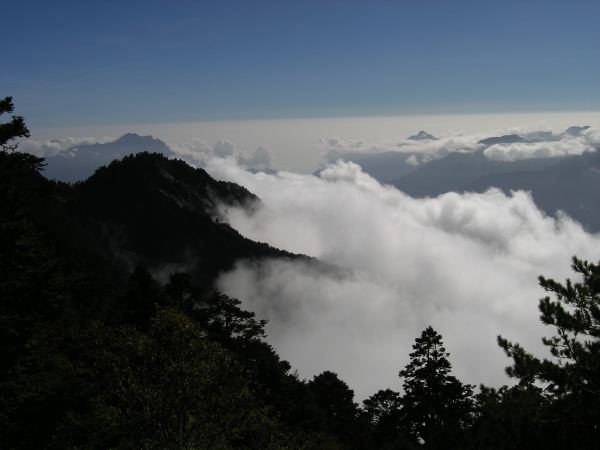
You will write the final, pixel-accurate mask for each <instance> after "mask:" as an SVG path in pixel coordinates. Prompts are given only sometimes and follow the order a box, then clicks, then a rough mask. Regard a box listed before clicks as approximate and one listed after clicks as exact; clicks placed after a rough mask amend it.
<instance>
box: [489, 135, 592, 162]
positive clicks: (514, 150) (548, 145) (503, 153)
mask: <svg viewBox="0 0 600 450" xmlns="http://www.w3.org/2000/svg"><path fill="white" fill-rule="evenodd" d="M594 145H597V143H594V142H593V141H591V140H590V139H587V137H586V136H580V137H564V138H562V139H560V140H556V141H542V142H519V143H514V144H495V145H492V146H490V147H488V148H486V149H485V150H484V154H485V156H487V157H488V158H489V159H494V160H496V161H517V160H522V159H530V158H552V157H558V156H568V155H581V154H582V153H584V152H592V151H595V147H594Z"/></svg>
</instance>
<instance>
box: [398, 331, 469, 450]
mask: <svg viewBox="0 0 600 450" xmlns="http://www.w3.org/2000/svg"><path fill="white" fill-rule="evenodd" d="M413 350H414V351H413V352H412V353H411V354H410V362H409V363H408V364H407V366H406V367H405V368H404V370H401V371H400V374H399V375H400V377H401V378H403V379H404V383H403V389H404V397H403V398H402V422H403V425H404V427H405V429H407V431H408V432H409V433H410V434H411V435H412V436H413V437H414V438H415V439H417V440H418V441H422V442H425V444H426V445H427V446H428V447H430V448H438V447H440V446H441V447H446V446H447V445H448V444H449V442H456V441H457V440H459V438H460V436H461V434H462V431H463V430H464V429H465V428H466V426H467V425H468V422H469V413H470V409H471V395H472V387H471V386H469V385H463V384H462V383H461V382H460V381H459V380H458V379H457V378H455V377H454V376H452V375H450V371H451V368H452V366H451V364H450V361H448V356H449V354H448V353H446V349H445V348H444V344H443V342H442V337H441V336H440V335H439V334H438V333H437V332H436V331H435V330H434V329H433V328H432V327H431V326H429V327H427V328H426V329H425V330H424V331H423V332H422V333H421V336H420V337H418V338H417V339H416V341H415V344H414V345H413Z"/></svg>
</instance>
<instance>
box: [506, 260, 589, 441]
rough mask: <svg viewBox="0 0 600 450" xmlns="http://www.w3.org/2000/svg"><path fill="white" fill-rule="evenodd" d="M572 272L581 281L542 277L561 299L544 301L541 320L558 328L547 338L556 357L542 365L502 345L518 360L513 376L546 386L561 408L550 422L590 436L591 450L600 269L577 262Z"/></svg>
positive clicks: (544, 284) (518, 349)
mask: <svg viewBox="0 0 600 450" xmlns="http://www.w3.org/2000/svg"><path fill="white" fill-rule="evenodd" d="M572 268H573V270H574V271H575V272H576V273H577V274H578V276H579V277H580V279H581V281H577V282H573V281H571V280H570V279H567V280H566V281H565V283H564V284H562V283H559V282H557V281H554V280H552V279H549V278H545V277H543V276H540V277H539V282H540V285H541V286H542V287H543V288H544V289H545V290H546V291H547V292H551V293H552V294H553V296H554V297H555V299H552V298H551V297H549V296H547V297H544V298H542V299H541V300H540V302H539V310H540V312H541V316H540V320H541V321H542V323H544V324H545V325H549V326H552V327H554V328H555V329H556V335H554V336H552V337H550V338H543V339H542V341H543V343H544V344H545V345H546V346H548V347H549V349H550V353H551V354H552V356H553V358H552V359H543V360H541V359H539V358H537V357H535V356H533V355H532V354H530V353H528V352H527V351H526V350H525V349H523V347H521V346H520V345H519V344H516V343H512V342H509V341H508V340H507V339H505V338H503V337H501V336H498V343H499V345H500V346H501V347H502V348H503V349H504V351H505V352H506V354H507V355H508V356H509V357H510V358H512V360H513V364H512V366H510V367H508V368H507V369H506V372H507V374H508V375H509V376H511V377H515V378H518V379H519V380H520V382H521V384H531V383H534V382H539V383H541V384H542V385H543V386H544V389H545V392H546V393H547V395H549V396H550V397H551V399H553V400H554V403H553V404H554V405H555V406H556V405H561V407H560V410H556V411H554V413H553V415H554V419H550V420H555V421H556V423H558V424H560V425H561V426H563V427H565V428H566V429H568V430H570V431H569V432H571V433H574V436H577V437H579V438H581V437H587V438H586V439H584V440H583V441H580V443H579V447H580V448H590V445H592V444H591V442H592V441H590V440H588V439H589V438H590V437H591V436H594V437H595V439H597V438H600V419H599V418H600V265H599V264H593V263H590V262H588V261H583V260H581V259H579V258H577V257H573V263H572Z"/></svg>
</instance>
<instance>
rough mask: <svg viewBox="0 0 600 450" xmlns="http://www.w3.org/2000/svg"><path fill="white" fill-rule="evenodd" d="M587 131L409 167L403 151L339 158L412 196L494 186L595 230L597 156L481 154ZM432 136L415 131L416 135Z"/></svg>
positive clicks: (509, 140) (519, 139) (507, 139)
mask: <svg viewBox="0 0 600 450" xmlns="http://www.w3.org/2000/svg"><path fill="white" fill-rule="evenodd" d="M588 128H589V127H588V126H585V127H579V126H574V127H570V128H568V129H567V130H566V131H564V132H563V133H560V134H554V133H551V132H534V133H526V134H523V135H519V134H508V135H503V136H492V137H489V138H485V139H482V140H480V141H479V142H478V144H479V145H480V148H479V149H478V150H476V151H465V152H457V151H453V152H450V153H449V154H447V155H446V156H443V157H441V158H439V159H433V160H431V161H429V162H425V163H420V164H418V165H417V164H411V162H414V160H411V158H415V157H416V156H417V155H416V154H412V153H404V152H381V153H347V154H344V155H341V158H342V159H344V160H347V161H352V162H355V163H356V164H358V165H360V166H361V167H362V169H363V171H365V172H366V173H368V174H369V175H371V176H372V177H374V178H375V179H377V180H378V181H380V182H382V183H387V184H391V185H393V186H395V187H396V188H398V189H399V190H401V191H403V192H405V193H406V194H409V195H411V196H413V197H435V196H438V195H440V194H444V193H446V192H484V191H486V190H487V189H489V188H492V187H497V188H500V189H502V190H503V191H504V192H506V193H507V194H508V193H510V191H514V190H525V191H530V192H531V194H532V196H533V199H534V201H535V203H536V204H537V205H538V207H539V208H541V209H542V210H543V211H544V212H546V214H548V215H552V216H554V215H556V213H557V211H558V210H561V211H564V212H566V213H567V214H568V215H569V216H571V217H572V218H574V219H575V220H577V221H579V222H580V223H581V224H582V225H583V226H584V227H585V228H586V229H587V230H589V231H593V232H597V231H600V153H599V152H598V151H595V152H587V153H583V154H582V155H574V156H558V157H544V158H530V159H522V160H516V161H498V160H494V159H491V158H488V157H487V156H486V155H485V153H484V151H485V149H486V148H488V147H490V146H492V145H497V144H501V145H509V144H514V143H535V142H546V141H548V142H551V141H556V140H560V139H562V138H564V137H574V136H579V135H581V133H583V132H584V131H585V130H587V129H588ZM425 135H428V136H431V135H429V134H428V133H426V132H419V133H418V134H417V135H415V136H411V138H413V137H415V138H417V136H425Z"/></svg>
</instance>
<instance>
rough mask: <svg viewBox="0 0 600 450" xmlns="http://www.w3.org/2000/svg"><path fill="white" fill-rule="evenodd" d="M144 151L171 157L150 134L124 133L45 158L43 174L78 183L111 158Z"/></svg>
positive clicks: (159, 141)
mask: <svg viewBox="0 0 600 450" xmlns="http://www.w3.org/2000/svg"><path fill="white" fill-rule="evenodd" d="M144 151H146V152H152V153H161V154H163V155H166V156H175V154H174V153H173V151H172V150H171V149H170V148H169V146H168V145H167V144H165V143H164V142H163V141H161V140H160V139H156V138H154V137H152V136H150V135H148V136H140V135H139V134H136V133H125V134H124V135H123V136H121V137H119V138H118V139H116V140H114V141H110V142H104V143H95V144H80V145H77V146H74V147H70V148H68V149H67V150H65V151H64V152H61V153H59V154H57V155H55V156H53V157H49V158H47V159H46V161H47V166H46V169H45V175H46V176H47V177H49V178H55V179H58V180H62V181H79V180H83V179H85V178H87V177H89V176H90V175H91V174H92V173H94V171H95V170H96V169H97V168H98V167H100V166H104V165H107V164H109V163H110V162H111V161H112V160H114V159H121V158H123V157H124V156H127V155H132V154H135V153H139V152H144Z"/></svg>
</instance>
